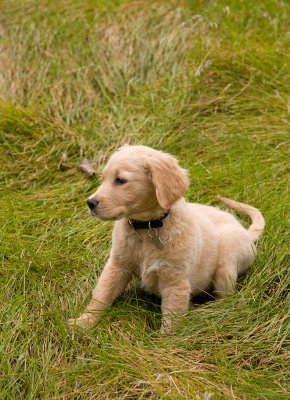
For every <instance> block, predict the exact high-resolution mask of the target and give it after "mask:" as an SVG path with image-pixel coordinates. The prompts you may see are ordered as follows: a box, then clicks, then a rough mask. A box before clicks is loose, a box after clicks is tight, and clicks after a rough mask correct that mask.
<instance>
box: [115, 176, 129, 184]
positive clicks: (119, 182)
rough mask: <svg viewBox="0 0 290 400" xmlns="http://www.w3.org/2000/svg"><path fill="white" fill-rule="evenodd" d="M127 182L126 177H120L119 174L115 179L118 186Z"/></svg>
mask: <svg viewBox="0 0 290 400" xmlns="http://www.w3.org/2000/svg"><path fill="white" fill-rule="evenodd" d="M126 182H127V181H126V179H123V178H119V177H118V176H117V178H116V179H115V185H118V186H121V185H125V183H126Z"/></svg>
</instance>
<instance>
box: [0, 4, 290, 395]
mask: <svg viewBox="0 0 290 400" xmlns="http://www.w3.org/2000/svg"><path fill="white" fill-rule="evenodd" d="M0 13H1V14H0V15H1V27H0V54H1V55H0V96H1V97H0V143H1V144H0V161H1V164H0V165H1V177H0V182H1V183H0V185H1V186H0V210H1V211H0V220H1V232H0V235H1V238H0V240H1V241H0V249H1V266H0V281H1V293H0V302H1V309H0V374H1V375H0V377H1V378H0V387H1V389H0V398H3V399H18V398H19V399H31V400H32V399H45V400H48V399H59V398H63V399H113V398H118V399H148V398H150V399H159V398H164V399H184V398H188V399H273V400H276V399H280V398H281V399H283V398H285V399H286V398H288V394H287V379H288V382H289V373H288V371H289V358H287V356H289V353H287V349H289V341H288V342H287V338H288V339H289V319H288V320H287V317H289V295H288V291H287V290H288V288H289V273H288V266H287V261H288V259H287V210H286V204H287V200H288V196H287V191H286V189H287V167H288V153H287V150H288V147H287V129H288V126H289V125H288V120H287V118H288V108H287V96H288V95H289V92H288V87H287V85H288V82H289V74H288V72H289V71H288V69H287V50H288V47H287V28H288V26H287V18H289V8H288V5H287V3H286V2H282V1H278V0H277V1H276V0H267V1H263V2H262V1H256V2H250V1H249V0H245V1H241V0H240V1H239V0H230V1H223V0H221V1H213V0H212V1H207V2H202V1H183V2H179V3H178V4H177V3H176V2H173V1H170V2H169V1H163V0H162V1H159V2H154V1H134V2H133V1H129V0H128V1H116V0H115V1H113V0H111V1H104V0H103V1H98V2H97V1H93V0H86V1H80V0H59V1H58V2H55V1H53V0H47V1H42V2H39V1H37V0H23V1H21V2H20V1H18V0H11V1H9V2H1V4H0ZM123 143H131V144H145V145H149V146H153V147H155V148H158V149H161V150H164V151H167V152H170V153H173V154H174V155H176V156H177V157H178V159H179V161H180V163H181V165H182V166H183V167H185V168H187V169H188V170H189V173H190V178H191V187H190V190H189V191H188V193H187V198H188V200H190V201H196V202H203V203H206V204H212V205H218V203H217V201H216V195H217V194H221V195H225V196H227V197H230V198H234V199H238V200H240V201H244V202H248V203H249V204H252V205H254V206H256V207H258V208H260V209H261V211H262V213H263V215H264V216H265V219H266V223H267V224H266V229H265V233H264V235H263V236H262V237H261V239H260V240H259V242H258V249H259V257H258V258H257V260H256V261H255V263H254V264H253V266H252V267H251V268H250V269H249V271H248V272H247V274H246V275H245V276H244V277H242V278H241V279H240V280H239V282H238V288H237V292H236V293H235V294H234V295H233V296H231V297H230V298H226V299H223V300H221V301H217V302H215V301H209V300H208V299H197V300H193V303H192V305H191V308H190V310H189V312H188V313H187V315H186V316H185V317H184V318H183V319H182V321H181V323H180V327H179V329H178V332H176V333H175V334H173V335H171V336H164V337H162V336H160V335H159V333H158V330H159V327H160V302H159V300H158V299H156V298H154V297H150V296H148V295H147V294H145V293H143V292H140V291H139V290H138V289H136V290H134V289H132V290H131V291H129V292H128V293H126V294H124V295H123V296H121V297H120V298H119V299H118V300H117V301H116V303H115V304H114V305H113V307H111V308H110V310H108V312H107V313H106V314H105V316H104V318H103V319H102V321H101V322H100V323H98V325H97V326H94V327H93V328H92V329H89V330H86V331H83V332H82V333H76V334H74V335H73V334H72V332H71V331H70V329H69V327H68V326H67V323H66V321H67V319H68V317H71V316H74V315H76V314H77V313H78V312H80V311H81V310H82V309H83V307H84V305H85V304H86V302H87V300H88V298H89V297H90V293H91V289H92V288H93V287H94V285H95V282H96V280H97V277H98V276H99V274H100V272H101V270H102V268H103V266H104V263H105V260H106V258H107V256H108V253H109V249H110V236H111V229H112V224H111V223H102V222H100V221H97V220H96V219H91V218H90V217H89V216H88V215H87V211H86V205H85V201H86V199H87V197H88V195H89V194H91V193H92V192H93V191H94V190H95V188H96V187H97V185H98V184H99V178H98V177H96V178H90V179H89V178H86V177H85V176H83V175H81V174H80V173H79V172H78V171H77V170H76V168H75V167H76V165H77V164H78V163H79V162H80V161H81V159H82V158H83V157H87V158H89V159H90V160H91V161H92V163H93V164H94V166H95V167H96V169H98V170H99V171H100V170H101V169H102V167H103V165H104V164H105V162H106V159H107V157H108V156H109V155H110V154H111V153H112V152H113V151H114V150H115V149H116V148H117V147H118V146H119V145H121V144H123ZM247 222H248V221H246V220H245V219H243V223H244V224H247ZM207 300H208V301H207ZM287 345H288V347H287Z"/></svg>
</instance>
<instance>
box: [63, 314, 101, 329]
mask: <svg viewBox="0 0 290 400" xmlns="http://www.w3.org/2000/svg"><path fill="white" fill-rule="evenodd" d="M96 320H97V318H96V317H95V316H94V315H93V314H92V313H83V314H81V315H80V316H79V317H78V318H77V319H74V318H70V319H69V320H68V324H69V325H70V326H72V327H74V326H79V327H81V328H87V327H89V326H90V325H92V324H93V323H94V322H95V321H96Z"/></svg>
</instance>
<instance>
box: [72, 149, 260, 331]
mask: <svg viewBox="0 0 290 400" xmlns="http://www.w3.org/2000/svg"><path fill="white" fill-rule="evenodd" d="M103 178H104V179H103V183H102V184H101V186H100V187H99V189H98V190H97V191H96V192H95V193H94V194H93V195H92V196H91V197H90V198H89V199H88V201H87V204H88V207H89V209H90V213H91V214H92V215H94V216H97V217H99V218H100V219H102V220H114V221H116V222H115V225H114V229H113V238H112V249H111V253H110V258H109V260H108V262H107V264H106V266H105V268H104V270H103V272H102V274H101V276H100V278H99V280H98V283H97V286H96V287H95V289H94V290H93V294H92V300H91V301H90V303H89V304H88V306H87V308H86V310H85V312H84V313H83V314H82V315H80V316H79V317H78V318H77V319H76V320H74V319H71V320H70V321H69V323H70V324H71V325H72V326H73V325H74V324H76V325H79V326H82V327H85V326H88V325H89V324H91V323H93V322H95V321H96V320H97V319H98V318H99V317H100V315H101V311H102V310H103V309H104V308H105V307H108V306H109V305H110V304H112V302H113V301H114V300H115V299H116V297H117V296H118V295H120V294H121V292H122V291H123V290H124V289H125V288H126V286H127V285H128V283H129V282H130V280H131V279H132V276H135V277H136V278H137V279H138V280H139V281H140V282H141V284H142V286H143V288H144V289H145V290H147V291H148V292H150V293H153V294H156V295H158V296H160V297H161V301H162V303H161V307H162V315H163V317H162V326H161V332H163V333H164V332H168V331H170V328H171V324H172V318H173V316H174V314H175V313H179V312H182V311H185V310H187V308H188V305H189V299H190V295H193V296H194V295H197V294H198V293H200V292H203V291H206V290H208V289H209V288H210V287H211V286H213V288H214V294H215V296H216V297H221V296H224V295H226V294H227V293H231V292H233V290H234V285H235V282H236V280H237V277H238V275H240V274H242V273H243V272H244V271H245V270H246V269H247V268H248V267H249V266H250V265H251V264H252V262H253V261H254V259H255V255H256V248H255V245H254V242H255V241H256V240H257V239H258V237H259V236H260V235H261V233H262V231H263V228H264V225H265V221H264V218H263V216H262V214H261V213H260V211H258V210H257V209H256V208H254V207H251V206H249V205H246V204H243V203H238V202H236V201H233V200H229V199H226V198H220V200H221V201H222V202H223V203H225V204H226V205H227V206H229V207H231V208H233V209H235V210H237V211H240V212H242V213H246V214H248V215H249V216H250V217H251V219H252V225H251V226H250V228H249V229H248V230H246V229H245V228H244V227H243V226H242V225H241V224H240V223H239V222H238V221H237V220H236V219H235V218H234V217H233V216H232V215H231V214H229V213H227V212H224V211H221V210H219V209H217V208H214V207H210V206H206V205H201V204H192V203H188V202H187V201H185V199H184V198H183V197H182V196H183V194H184V192H185V191H186V189H187V188H188V185H189V180H188V176H187V172H186V171H185V170H184V169H182V168H180V167H179V165H178V163H177V160H176V159H175V158H174V157H173V156H171V155H168V154H165V153H163V152H161V151H157V150H154V149H152V148H149V147H146V146H127V145H126V146H123V147H121V148H120V150H119V151H117V152H116V153H115V154H113V155H112V156H111V158H110V159H109V162H108V164H107V165H106V167H105V168H104V170H103Z"/></svg>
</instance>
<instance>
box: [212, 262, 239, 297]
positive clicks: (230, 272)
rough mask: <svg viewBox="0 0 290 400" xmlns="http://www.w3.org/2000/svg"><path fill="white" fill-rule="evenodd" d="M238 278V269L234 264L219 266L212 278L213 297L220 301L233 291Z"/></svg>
mask: <svg viewBox="0 0 290 400" xmlns="http://www.w3.org/2000/svg"><path fill="white" fill-rule="evenodd" d="M237 277H238V267H237V266H235V265H234V264H229V265H228V266H222V265H221V266H219V267H218V268H217V269H216V271H215V273H214V276H213V284H214V291H213V293H214V296H215V297H216V298H217V299H220V298H222V297H224V296H226V295H228V294H232V293H233V292H234V290H235V283H236V281H237Z"/></svg>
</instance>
